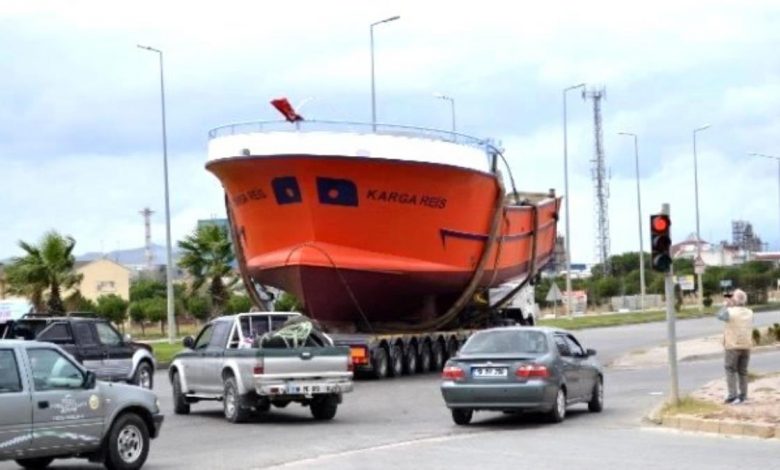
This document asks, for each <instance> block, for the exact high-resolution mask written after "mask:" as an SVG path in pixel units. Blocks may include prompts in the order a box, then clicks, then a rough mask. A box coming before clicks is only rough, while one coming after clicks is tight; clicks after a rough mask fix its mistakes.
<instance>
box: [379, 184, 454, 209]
mask: <svg viewBox="0 0 780 470" xmlns="http://www.w3.org/2000/svg"><path fill="white" fill-rule="evenodd" d="M366 199H368V200H369V201H382V202H394V203H396V204H412V205H417V206H425V207H430V208H432V209H444V208H445V207H447V199H446V198H443V197H440V196H429V195H425V194H419V195H418V194H414V193H401V192H398V191H383V190H380V189H369V190H368V192H367V193H366Z"/></svg>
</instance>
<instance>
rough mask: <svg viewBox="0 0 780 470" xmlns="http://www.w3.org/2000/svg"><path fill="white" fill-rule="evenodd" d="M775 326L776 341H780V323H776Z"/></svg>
mask: <svg viewBox="0 0 780 470" xmlns="http://www.w3.org/2000/svg"><path fill="white" fill-rule="evenodd" d="M774 326H775V327H774V330H773V331H774V333H775V341H780V323H775V325H774Z"/></svg>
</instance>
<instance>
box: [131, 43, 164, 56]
mask: <svg viewBox="0 0 780 470" xmlns="http://www.w3.org/2000/svg"><path fill="white" fill-rule="evenodd" d="M136 46H137V47H138V48H139V49H146V50H147V51H152V52H158V53H160V54H162V51H161V50H159V49H155V48H153V47H149V46H143V45H141V44H136Z"/></svg>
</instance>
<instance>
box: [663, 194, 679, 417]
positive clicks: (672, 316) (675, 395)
mask: <svg viewBox="0 0 780 470" xmlns="http://www.w3.org/2000/svg"><path fill="white" fill-rule="evenodd" d="M661 214H665V215H667V216H669V217H671V213H670V210H669V204H667V203H664V204H663V205H662V206H661ZM664 293H665V295H666V333H667V339H666V341H667V344H668V356H669V375H670V377H671V390H670V394H669V403H671V404H672V405H677V404H678V403H679V402H680V384H679V380H678V374H677V331H676V322H677V314H676V312H675V311H674V268H673V265H672V264H670V265H669V270H668V271H667V272H666V273H665V274H664Z"/></svg>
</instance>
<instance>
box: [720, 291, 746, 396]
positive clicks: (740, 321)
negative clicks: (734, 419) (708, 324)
mask: <svg viewBox="0 0 780 470" xmlns="http://www.w3.org/2000/svg"><path fill="white" fill-rule="evenodd" d="M725 297H726V298H725V303H724V305H723V307H721V309H720V310H719V311H718V320H721V321H723V322H725V323H726V326H725V328H724V329H723V347H724V348H725V349H726V384H727V385H728V389H729V395H728V397H726V401H725V403H727V404H732V405H738V404H740V403H742V402H744V401H745V400H747V386H748V381H747V379H748V377H747V375H748V362H749V361H750V349H751V348H752V347H753V336H752V333H753V311H752V310H750V309H749V308H747V307H745V304H746V303H747V294H745V292H744V291H743V290H741V289H736V290H735V291H734V292H733V293H731V294H726V295H725ZM737 379H739V392H737Z"/></svg>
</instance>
